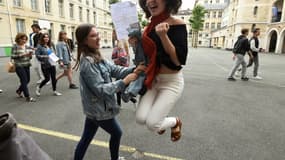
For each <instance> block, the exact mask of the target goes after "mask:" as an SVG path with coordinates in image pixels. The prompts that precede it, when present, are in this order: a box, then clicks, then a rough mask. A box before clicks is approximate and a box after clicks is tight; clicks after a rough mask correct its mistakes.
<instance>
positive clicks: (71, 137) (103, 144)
mask: <svg viewBox="0 0 285 160" xmlns="http://www.w3.org/2000/svg"><path fill="white" fill-rule="evenodd" d="M18 127H19V128H22V129H24V130H27V131H30V132H35V133H40V134H45V135H49V136H53V137H57V138H62V139H66V140H71V141H76V142H78V141H79V140H80V137H79V136H74V135H71V134H66V133H62V132H57V131H52V130H46V129H42V128H37V127H33V126H28V125H24V124H18ZM91 144H92V145H96V146H99V147H103V148H109V144H108V143H107V142H104V141H98V140H92V141H91ZM120 150H121V151H125V152H129V153H133V152H135V151H136V148H133V147H130V146H125V145H121V146H120ZM144 155H145V156H147V157H151V158H156V159H163V160H183V159H180V158H175V157H169V156H164V155H159V154H155V153H148V152H144Z"/></svg>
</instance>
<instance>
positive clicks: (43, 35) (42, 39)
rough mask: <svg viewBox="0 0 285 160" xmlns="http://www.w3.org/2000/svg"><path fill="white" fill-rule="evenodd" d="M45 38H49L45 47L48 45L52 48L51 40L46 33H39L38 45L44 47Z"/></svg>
mask: <svg viewBox="0 0 285 160" xmlns="http://www.w3.org/2000/svg"><path fill="white" fill-rule="evenodd" d="M45 36H48V38H49V40H48V43H47V45H48V46H49V47H52V42H51V38H50V36H49V34H48V33H41V35H40V39H39V44H40V45H45V41H44V38H45Z"/></svg>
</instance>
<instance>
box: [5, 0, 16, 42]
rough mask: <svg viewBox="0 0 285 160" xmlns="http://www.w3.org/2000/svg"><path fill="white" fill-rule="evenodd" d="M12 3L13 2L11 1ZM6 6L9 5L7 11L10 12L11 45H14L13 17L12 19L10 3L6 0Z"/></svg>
mask: <svg viewBox="0 0 285 160" xmlns="http://www.w3.org/2000/svg"><path fill="white" fill-rule="evenodd" d="M10 2H11V1H10ZM6 4H7V11H8V17H9V25H10V27H9V28H10V35H11V44H13V37H14V36H13V33H12V17H11V13H10V6H9V2H8V0H6Z"/></svg>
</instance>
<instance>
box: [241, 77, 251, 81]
mask: <svg viewBox="0 0 285 160" xmlns="http://www.w3.org/2000/svg"><path fill="white" fill-rule="evenodd" d="M241 80H242V81H248V80H249V78H247V77H241Z"/></svg>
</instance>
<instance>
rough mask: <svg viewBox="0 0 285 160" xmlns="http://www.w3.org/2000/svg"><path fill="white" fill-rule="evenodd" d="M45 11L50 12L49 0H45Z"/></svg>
mask: <svg viewBox="0 0 285 160" xmlns="http://www.w3.org/2000/svg"><path fill="white" fill-rule="evenodd" d="M45 12H46V13H51V0H45Z"/></svg>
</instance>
